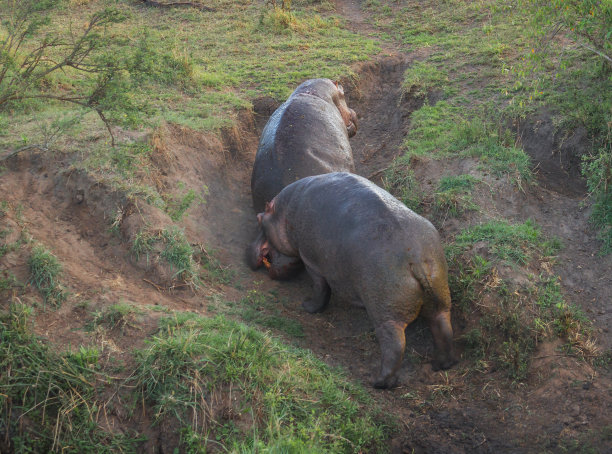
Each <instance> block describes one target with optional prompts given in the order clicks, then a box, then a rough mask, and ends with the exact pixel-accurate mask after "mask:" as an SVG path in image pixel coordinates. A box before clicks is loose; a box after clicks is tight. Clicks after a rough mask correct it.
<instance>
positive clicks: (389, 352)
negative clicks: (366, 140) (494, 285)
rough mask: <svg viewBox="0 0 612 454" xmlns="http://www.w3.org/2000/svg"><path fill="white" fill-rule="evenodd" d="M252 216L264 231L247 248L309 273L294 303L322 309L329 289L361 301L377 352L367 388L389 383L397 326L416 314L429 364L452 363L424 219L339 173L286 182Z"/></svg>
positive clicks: (444, 288) (397, 355)
mask: <svg viewBox="0 0 612 454" xmlns="http://www.w3.org/2000/svg"><path fill="white" fill-rule="evenodd" d="M257 218H258V222H259V225H260V226H261V228H262V230H263V233H264V236H263V237H262V238H258V240H256V243H254V244H252V245H251V248H252V250H253V251H255V250H259V251H261V252H260V253H262V254H263V253H267V251H269V250H270V249H271V248H272V249H274V250H276V251H278V252H279V253H281V254H283V255H285V256H287V257H299V258H300V260H301V261H302V262H303V263H304V265H305V267H306V271H307V272H308V274H309V275H310V276H311V278H312V281H313V295H312V297H311V298H309V299H307V300H305V301H304V302H303V303H302V306H303V308H304V309H305V310H306V311H308V312H311V313H315V312H321V311H323V310H324V309H325V307H326V305H327V304H328V302H329V299H330V296H331V293H332V292H334V294H337V295H339V296H340V297H343V298H345V299H348V300H350V301H352V302H353V303H355V304H357V305H359V306H363V307H365V309H366V311H367V314H368V316H369V317H370V319H371V320H372V322H373V324H374V328H375V331H376V336H377V338H378V342H379V345H380V349H381V353H382V355H381V356H382V358H381V365H380V372H379V374H378V376H377V378H376V380H375V381H374V387H376V388H389V387H392V386H395V384H396V383H397V371H398V369H399V367H400V365H401V362H402V359H403V355H404V349H405V344H406V338H405V333H404V330H405V328H406V327H407V326H408V325H409V324H410V323H411V322H412V321H413V320H415V319H416V317H417V316H418V315H419V314H421V315H423V316H424V317H425V318H426V319H427V320H428V322H429V326H430V329H431V331H432V334H433V340H434V358H433V362H432V367H433V369H434V370H439V369H447V368H449V367H451V366H452V365H453V364H455V363H456V359H455V354H454V347H453V328H452V325H451V320H450V310H451V297H450V291H449V287H448V266H447V263H446V258H445V256H444V249H443V247H442V244H441V241H440V236H439V234H438V232H437V230H436V228H435V227H434V226H433V225H432V224H431V223H430V222H429V221H428V220H427V219H425V218H423V217H422V216H419V215H418V214H416V213H414V212H413V211H411V210H410V209H408V208H407V207H406V206H405V205H404V204H402V203H401V202H399V201H398V200H397V199H396V198H395V197H393V196H392V195H391V194H389V193H388V192H386V191H385V190H383V189H381V188H379V187H378V186H376V185H375V184H374V183H372V182H370V181H369V180H367V179H365V178H363V177H360V176H357V175H353V174H350V173H346V172H334V173H328V174H325V175H317V176H311V177H306V178H303V179H301V180H298V181H296V182H294V183H292V184H290V185H288V186H287V187H286V188H284V189H283V190H282V191H281V192H280V193H279V194H278V195H277V196H276V197H274V199H272V201H271V202H269V203H267V204H266V206H265V210H264V211H263V212H262V213H259V214H258V215H257ZM257 241H259V242H257Z"/></svg>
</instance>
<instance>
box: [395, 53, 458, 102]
mask: <svg viewBox="0 0 612 454" xmlns="http://www.w3.org/2000/svg"><path fill="white" fill-rule="evenodd" d="M446 85H448V73H447V72H445V71H443V70H441V69H439V68H438V66H435V65H433V64H432V63H429V62H423V61H420V62H416V63H414V64H413V65H411V66H410V67H409V68H408V69H407V70H406V71H405V72H404V81H403V83H402V91H403V92H404V93H405V94H409V95H411V96H425V95H427V94H428V93H429V92H430V91H431V90H433V89H437V88H441V87H443V86H446Z"/></svg>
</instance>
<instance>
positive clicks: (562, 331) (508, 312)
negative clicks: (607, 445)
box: [447, 221, 598, 382]
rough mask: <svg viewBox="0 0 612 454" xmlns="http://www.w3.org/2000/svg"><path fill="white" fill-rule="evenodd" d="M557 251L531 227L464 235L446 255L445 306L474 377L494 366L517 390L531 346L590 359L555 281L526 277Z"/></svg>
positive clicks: (485, 228) (592, 352) (491, 225)
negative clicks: (448, 296) (555, 342)
mask: <svg viewBox="0 0 612 454" xmlns="http://www.w3.org/2000/svg"><path fill="white" fill-rule="evenodd" d="M560 247H561V244H560V242H559V241H558V240H556V239H554V238H553V239H548V238H545V237H544V236H543V234H542V233H541V231H540V228H539V227H538V226H537V225H536V224H535V223H534V222H533V221H526V222H525V223H522V224H509V223H506V222H503V221H490V222H487V223H485V224H481V225H476V226H473V227H469V228H466V229H464V230H463V231H462V232H461V233H460V234H459V235H457V237H456V238H455V242H454V244H452V245H450V246H448V247H447V256H448V260H449V267H450V270H451V272H450V276H449V283H450V286H451V293H452V298H453V301H454V302H455V305H456V307H458V308H459V310H460V312H461V314H462V315H460V317H461V318H466V321H467V320H469V322H468V323H469V325H470V326H468V327H467V328H466V332H465V334H463V336H462V339H461V342H462V343H463V345H464V347H465V350H464V357H465V358H466V359H468V360H469V361H471V362H472V364H473V366H472V370H473V371H474V372H481V373H482V372H487V371H489V370H490V369H491V367H492V366H496V367H499V368H500V369H502V370H504V371H505V372H506V374H507V377H508V378H509V379H510V380H512V381H517V382H522V381H524V380H526V379H527V377H528V371H529V365H530V363H531V357H532V354H533V352H534V351H535V349H536V347H537V345H538V344H539V343H540V342H542V341H543V340H545V339H552V338H556V337H559V338H561V339H563V340H564V341H565V343H564V351H565V352H566V353H572V354H575V355H576V356H579V357H581V358H583V359H587V360H589V361H592V358H597V357H598V349H597V347H596V345H595V342H594V339H593V330H592V327H591V322H590V321H589V320H588V318H587V317H586V316H585V314H584V313H583V312H582V311H581V310H580V309H579V308H577V307H576V306H573V305H571V304H568V303H567V302H566V301H565V298H564V296H563V292H562V288H561V285H560V282H559V279H558V278H557V277H556V276H555V275H554V274H550V273H546V272H545V273H541V274H539V275H533V274H531V272H530V270H531V269H537V268H540V269H541V268H544V269H546V267H548V266H549V265H546V264H547V263H548V264H549V263H550V262H551V261H553V260H554V254H555V253H556V252H557V251H558V250H559V248H560ZM472 249H475V250H476V251H477V252H472ZM474 315H476V316H474Z"/></svg>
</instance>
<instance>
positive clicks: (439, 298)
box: [410, 261, 451, 312]
mask: <svg viewBox="0 0 612 454" xmlns="http://www.w3.org/2000/svg"><path fill="white" fill-rule="evenodd" d="M410 269H411V270H412V274H413V275H414V277H415V278H416V279H417V281H419V284H421V287H423V291H424V292H425V294H426V295H427V297H428V298H429V299H430V300H431V303H433V304H432V305H431V306H428V305H424V308H425V307H428V308H430V310H432V311H433V312H437V311H443V310H449V309H450V306H451V297H450V289H449V288H448V273H447V272H446V269H445V268H444V267H441V266H439V265H438V264H436V263H431V262H427V261H422V262H416V263H411V264H410Z"/></svg>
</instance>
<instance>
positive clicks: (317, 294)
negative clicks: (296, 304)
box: [302, 265, 331, 314]
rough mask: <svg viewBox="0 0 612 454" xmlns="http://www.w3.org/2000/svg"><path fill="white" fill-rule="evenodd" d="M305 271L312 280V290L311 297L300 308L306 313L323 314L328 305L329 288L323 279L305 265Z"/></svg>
mask: <svg viewBox="0 0 612 454" xmlns="http://www.w3.org/2000/svg"><path fill="white" fill-rule="evenodd" d="M306 271H308V274H309V275H310V277H311V278H312V284H313V288H312V297H311V298H308V299H307V300H304V302H303V303H302V307H303V308H304V309H305V310H306V312H310V313H311V314H315V313H317V312H323V310H325V306H327V303H329V299H330V297H331V288H330V287H329V284H328V283H327V281H326V280H325V278H324V277H323V276H322V275H320V274H319V273H317V272H316V271H314V270H313V269H312V268H311V267H309V266H308V265H306Z"/></svg>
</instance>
